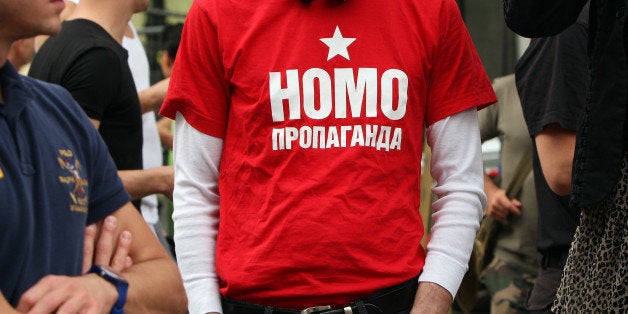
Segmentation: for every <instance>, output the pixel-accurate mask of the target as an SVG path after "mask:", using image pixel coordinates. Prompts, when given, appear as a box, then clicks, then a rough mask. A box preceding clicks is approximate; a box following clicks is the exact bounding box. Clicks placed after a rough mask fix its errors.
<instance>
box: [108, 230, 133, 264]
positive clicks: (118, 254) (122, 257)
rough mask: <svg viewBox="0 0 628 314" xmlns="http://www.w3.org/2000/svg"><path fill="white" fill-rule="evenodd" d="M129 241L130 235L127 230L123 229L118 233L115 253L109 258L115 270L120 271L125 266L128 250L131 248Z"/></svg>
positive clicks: (130, 239) (130, 240)
mask: <svg viewBox="0 0 628 314" xmlns="http://www.w3.org/2000/svg"><path fill="white" fill-rule="evenodd" d="M131 242H132V237H131V233H130V232H129V231H126V230H125V231H123V232H121V233H120V236H119V237H118V243H117V245H116V251H115V254H114V256H113V258H112V259H111V267H112V268H113V269H114V270H115V271H117V272H121V271H123V270H124V269H125V268H126V267H127V257H128V255H129V250H130V249H131Z"/></svg>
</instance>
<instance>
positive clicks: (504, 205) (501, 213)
mask: <svg viewBox="0 0 628 314" xmlns="http://www.w3.org/2000/svg"><path fill="white" fill-rule="evenodd" d="M487 196H488V205H487V207H486V211H487V213H488V215H489V216H491V218H493V219H495V220H496V221H503V220H505V219H506V218H508V216H509V215H510V214H514V215H517V216H518V215H521V210H520V207H521V202H520V201H519V200H517V199H512V200H511V199H509V198H508V197H507V196H506V191H505V190H504V189H497V190H496V191H495V192H493V193H491V194H487Z"/></svg>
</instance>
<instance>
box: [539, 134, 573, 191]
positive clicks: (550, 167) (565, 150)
mask: <svg viewBox="0 0 628 314" xmlns="http://www.w3.org/2000/svg"><path fill="white" fill-rule="evenodd" d="M534 142H535V145H536V149H537V152H538V155H539V161H540V163H541V170H542V172H543V176H544V177H545V181H547V185H548V186H549V187H550V189H551V190H552V191H553V192H554V193H556V194H557V195H568V194H569V193H571V178H572V167H573V159H574V153H575V150H576V132H574V131H570V130H567V129H564V128H562V127H560V126H559V125H558V124H550V125H548V126H546V127H545V128H544V129H543V131H541V132H540V133H539V134H537V135H536V136H535V137H534Z"/></svg>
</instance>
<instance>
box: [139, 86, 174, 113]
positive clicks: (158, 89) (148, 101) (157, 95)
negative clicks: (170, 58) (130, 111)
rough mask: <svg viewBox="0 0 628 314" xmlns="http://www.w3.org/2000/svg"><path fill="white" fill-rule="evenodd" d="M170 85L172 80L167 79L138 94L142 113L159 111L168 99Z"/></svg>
mask: <svg viewBox="0 0 628 314" xmlns="http://www.w3.org/2000/svg"><path fill="white" fill-rule="evenodd" d="M169 83H170V78H165V79H163V80H161V81H159V82H157V83H155V85H153V86H151V87H149V88H147V89H145V90H143V91H141V92H139V93H138V97H139V99H140V107H141V108H142V113H146V112H149V111H153V110H157V109H159V108H160V107H161V104H162V103H163V101H164V99H165V98H166V93H167V92H168V84H169Z"/></svg>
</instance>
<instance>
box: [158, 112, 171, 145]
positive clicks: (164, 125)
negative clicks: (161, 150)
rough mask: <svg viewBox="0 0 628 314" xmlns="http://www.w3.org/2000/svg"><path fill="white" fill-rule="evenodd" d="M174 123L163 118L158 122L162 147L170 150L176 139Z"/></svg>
mask: <svg viewBox="0 0 628 314" xmlns="http://www.w3.org/2000/svg"><path fill="white" fill-rule="evenodd" d="M173 122H174V120H172V119H170V118H167V117H163V118H161V119H160V120H159V121H157V131H158V132H159V139H160V140H161V145H162V146H163V147H165V148H168V149H172V142H173V139H174V136H173V134H172V123H173Z"/></svg>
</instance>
